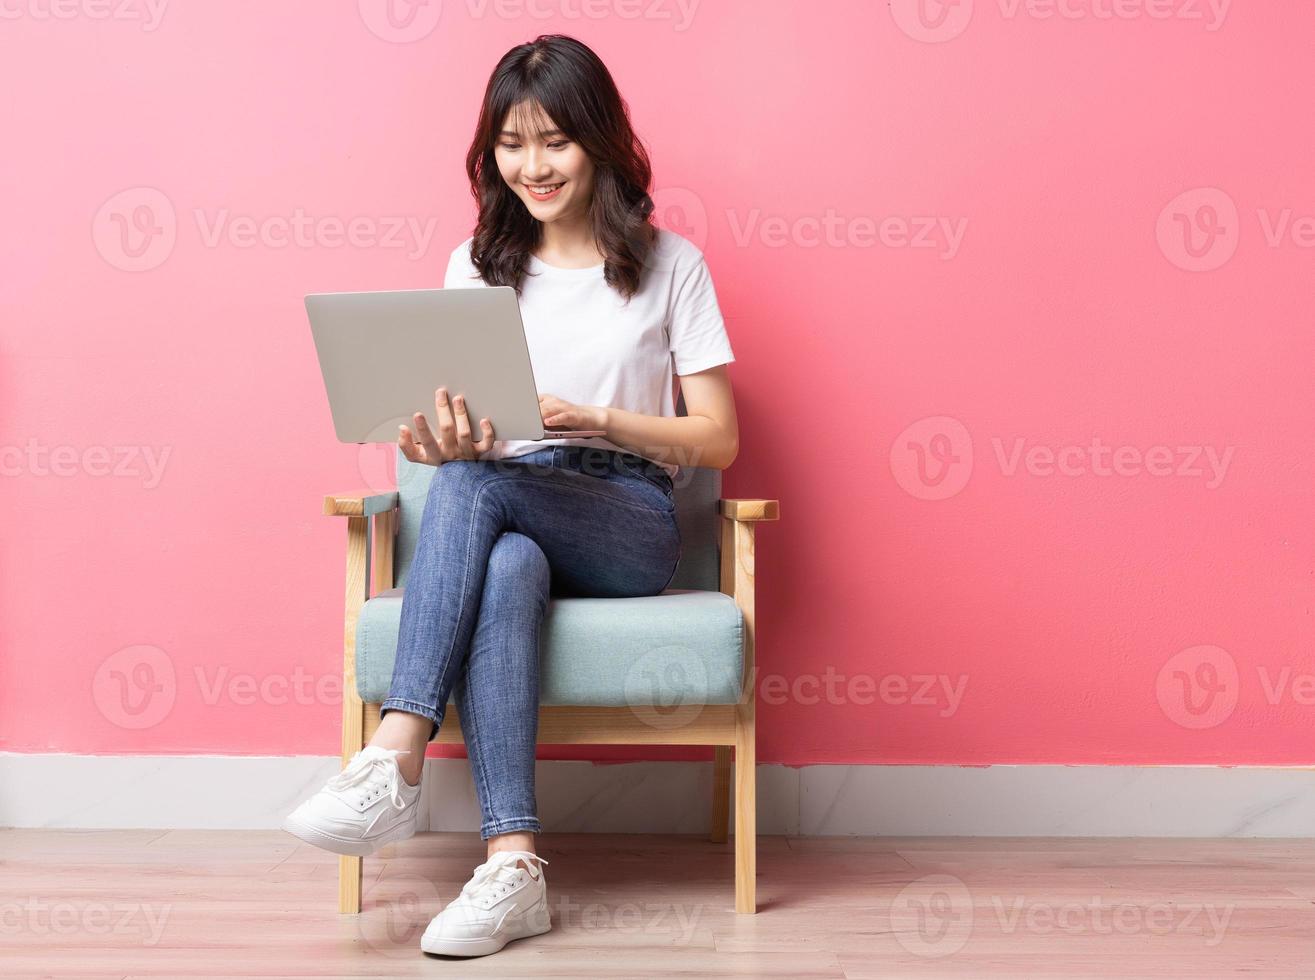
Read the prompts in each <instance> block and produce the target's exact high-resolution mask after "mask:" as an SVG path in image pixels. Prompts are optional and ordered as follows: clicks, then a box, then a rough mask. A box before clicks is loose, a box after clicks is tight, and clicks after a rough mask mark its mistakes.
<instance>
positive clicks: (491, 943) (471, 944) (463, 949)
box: [420, 923, 552, 956]
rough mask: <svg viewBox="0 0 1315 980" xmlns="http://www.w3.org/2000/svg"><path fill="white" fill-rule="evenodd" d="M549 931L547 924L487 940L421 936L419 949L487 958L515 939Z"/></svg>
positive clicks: (445, 954) (550, 927)
mask: <svg viewBox="0 0 1315 980" xmlns="http://www.w3.org/2000/svg"><path fill="white" fill-rule="evenodd" d="M551 930H552V924H551V923H549V924H548V925H546V926H544V927H543V928H542V929H540V928H539V927H538V926H532V925H526V927H525V931H524V932H521V933H518V934H517V935H511V934H504V935H501V936H491V937H490V938H488V939H430V938H429V937H428V936H421V937H420V948H421V949H422V950H424V951H425V952H426V953H434V954H436V955H438V956H488V955H489V954H490V953H496V952H497V951H498V950H500V949H502V947H504V946H506V945H507V944H508V943H513V942H515V941H516V940H517V939H529V938H530V937H531V936H542V935H543V934H544V933H545V932H550V931H551Z"/></svg>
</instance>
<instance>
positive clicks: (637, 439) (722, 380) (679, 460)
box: [540, 364, 740, 470]
mask: <svg viewBox="0 0 1315 980" xmlns="http://www.w3.org/2000/svg"><path fill="white" fill-rule="evenodd" d="M680 389H681V391H682V392H683V393H684V395H685V411H686V412H688V413H689V414H688V415H686V416H682V417H677V418H665V417H663V416H660V415H641V414H640V413H638V412H627V411H626V410H624V409H620V408H609V407H606V406H589V407H588V409H587V410H585V411H581V410H580V409H581V406H570V407H566V406H567V403H566V402H563V401H561V400H560V399H556V398H553V396H551V395H545V396H543V397H542V398H541V399H540V402H541V403H543V407H544V424H545V425H549V424H551V425H558V426H561V425H566V426H571V427H573V428H597V429H602V430H604V431H605V432H606V433H607V439H608V441H610V442H613V443H615V444H616V445H618V446H621V447H623V448H625V449H628V450H630V451H631V452H635V453H638V454H640V455H642V456H647V457H649V458H650V459H657V460H661V461H662V462H665V463H674V464H676V465H677V466H708V467H711V468H712V469H717V470H724V469H726V467H728V466H730V465H731V463H733V462H734V461H735V457H736V455H737V454H738V453H739V451H740V430H739V423H738V422H737V420H736V417H735V397H734V395H733V394H732V393H731V379H730V374H729V373H728V372H727V370H726V365H725V364H718V365H717V366H716V367H711V368H708V369H707V370H706V371H699V372H698V373H697V374H686V375H682V376H681V379H680ZM572 409H574V410H575V411H572Z"/></svg>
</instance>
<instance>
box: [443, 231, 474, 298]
mask: <svg viewBox="0 0 1315 980" xmlns="http://www.w3.org/2000/svg"><path fill="white" fill-rule="evenodd" d="M470 241H471V240H470V239H467V240H466V241H464V242H462V243H461V244H460V245H458V246H457V247H456V248H454V249H453V250H452V255H451V257H450V258H448V260H447V272H445V273H444V274H443V288H444V289H462V288H465V287H470V286H479V285H482V281H481V280H478V279H476V278H474V277H475V266H474V265H473V264H472V263H471V261H470Z"/></svg>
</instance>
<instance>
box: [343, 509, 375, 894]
mask: <svg viewBox="0 0 1315 980" xmlns="http://www.w3.org/2000/svg"><path fill="white" fill-rule="evenodd" d="M368 521H369V518H368V517H349V518H347V615H346V619H345V621H344V623H343V669H342V764H343V765H344V766H345V765H347V763H349V762H351V760H352V756H354V755H355V754H356V753H357V752H358V751H359V750H360V749H362V748H364V747H365V705H364V704H362V703H361V699H360V697H359V695H358V694H357V693H356V624H357V622H358V620H359V619H360V615H361V606H363V605H364V604H365V600H366V599H367V598H368V597H369V595H370V561H369V548H370V534H369V524H368V523H367V522H368ZM338 911H339V912H340V913H342V914H344V915H355V914H357V913H358V912H360V911H361V859H360V858H358V857H346V856H340V857H339V858H338Z"/></svg>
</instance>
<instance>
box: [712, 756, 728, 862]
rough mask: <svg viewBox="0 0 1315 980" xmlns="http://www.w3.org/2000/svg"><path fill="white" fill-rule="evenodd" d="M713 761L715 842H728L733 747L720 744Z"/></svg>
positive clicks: (713, 838)
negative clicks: (727, 825) (727, 829)
mask: <svg viewBox="0 0 1315 980" xmlns="http://www.w3.org/2000/svg"><path fill="white" fill-rule="evenodd" d="M713 753H714V754H713V761H712V834H711V840H712V842H713V843H714V844H725V843H726V824H727V823H728V822H729V820H730V815H731V747H730V746H729V745H718V746H716V747H715V748H714V750H713Z"/></svg>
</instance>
